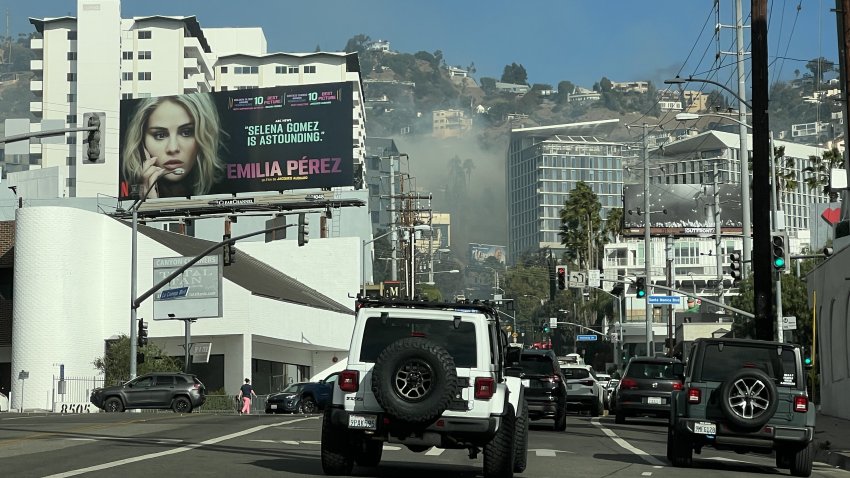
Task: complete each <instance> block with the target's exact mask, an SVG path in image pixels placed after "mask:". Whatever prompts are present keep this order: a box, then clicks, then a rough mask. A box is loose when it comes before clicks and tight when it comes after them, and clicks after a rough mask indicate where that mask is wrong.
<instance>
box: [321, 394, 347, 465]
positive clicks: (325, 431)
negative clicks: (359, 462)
mask: <svg viewBox="0 0 850 478" xmlns="http://www.w3.org/2000/svg"><path fill="white" fill-rule="evenodd" d="M353 469H354V451H353V450H352V447H351V446H350V444H349V443H348V430H347V429H342V428H334V427H333V426H332V425H331V413H330V410H326V411H325V414H324V415H323V416H322V471H324V472H325V474H326V475H350V474H351V470H353Z"/></svg>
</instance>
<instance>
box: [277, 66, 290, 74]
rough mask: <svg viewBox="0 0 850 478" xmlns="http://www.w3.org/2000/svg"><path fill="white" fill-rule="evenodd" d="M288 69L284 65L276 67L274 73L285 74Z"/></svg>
mask: <svg viewBox="0 0 850 478" xmlns="http://www.w3.org/2000/svg"><path fill="white" fill-rule="evenodd" d="M287 68H288V67H287V66H286V65H278V66H276V67H274V72H275V73H277V74H286V69H287Z"/></svg>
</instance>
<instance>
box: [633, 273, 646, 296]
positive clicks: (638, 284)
mask: <svg viewBox="0 0 850 478" xmlns="http://www.w3.org/2000/svg"><path fill="white" fill-rule="evenodd" d="M635 288H636V289H637V290H636V291H635V297H637V298H638V299H643V298H644V297H646V277H637V278H635Z"/></svg>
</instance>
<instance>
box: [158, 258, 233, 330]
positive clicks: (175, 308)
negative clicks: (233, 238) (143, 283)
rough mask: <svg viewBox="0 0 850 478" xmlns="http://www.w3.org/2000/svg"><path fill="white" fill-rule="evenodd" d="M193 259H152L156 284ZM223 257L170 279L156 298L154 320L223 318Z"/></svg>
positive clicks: (200, 263) (197, 264) (199, 263)
mask: <svg viewBox="0 0 850 478" xmlns="http://www.w3.org/2000/svg"><path fill="white" fill-rule="evenodd" d="M193 259H194V257H159V258H155V259H154V260H153V282H154V284H158V283H159V282H160V281H161V280H163V279H165V278H166V277H168V276H169V275H170V274H171V273H173V272H174V271H176V270H177V269H179V268H180V267H181V266H184V265H186V264H188V263H189V261H191V260H193ZM220 259H221V256H218V255H210V256H206V257H203V258H201V260H199V261H198V262H197V263H195V264H194V265H192V266H191V267H189V268H188V269H186V270H185V271H183V273H182V274H180V275H179V276H177V277H175V278H174V279H171V281H170V282H168V283H167V284H166V285H164V286H162V288H160V289H159V290H158V291H156V294H154V296H153V315H154V317H153V320H175V319H200V318H204V317H221V315H222V297H221V290H222V289H221V277H222V262H221V260H220Z"/></svg>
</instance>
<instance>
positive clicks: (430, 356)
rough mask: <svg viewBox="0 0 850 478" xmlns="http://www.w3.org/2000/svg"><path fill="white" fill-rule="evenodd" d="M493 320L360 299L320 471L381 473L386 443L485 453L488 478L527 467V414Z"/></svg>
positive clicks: (326, 423) (477, 307) (472, 308)
mask: <svg viewBox="0 0 850 478" xmlns="http://www.w3.org/2000/svg"><path fill="white" fill-rule="evenodd" d="M519 351H520V349H518V348H515V347H508V337H507V334H506V333H505V332H504V331H503V330H502V329H501V327H500V324H499V312H498V311H497V310H496V309H495V308H494V307H493V306H491V305H489V304H487V303H482V304H478V303H474V304H464V303H455V304H446V303H434V302H416V301H387V300H384V299H365V298H361V299H359V300H358V303H357V315H356V322H355V325H354V333H353V337H352V339H351V347H350V348H349V355H348V368H347V369H346V370H345V371H343V372H341V373H340V375H339V380H338V382H337V385H336V386H335V387H334V390H333V399H332V403H331V404H330V405H329V406H328V407H327V408H326V409H325V413H324V417H323V421H322V469H323V470H324V472H325V473H326V474H329V475H348V474H350V473H351V471H352V469H353V467H354V464H355V463H356V464H358V465H360V466H377V465H378V463H379V462H380V461H381V453H382V451H383V446H384V443H395V444H401V445H404V446H406V447H407V448H408V449H410V450H412V451H415V452H423V451H425V450H428V449H429V448H431V447H437V448H454V449H468V450H469V457H470V458H476V457H477V455H478V453H479V452H480V451H481V450H482V449H483V450H484V476H485V477H511V476H513V474H514V472H518V473H519V472H522V471H524V470H525V467H526V454H527V451H528V406H527V404H526V402H525V397H524V388H523V385H522V380H521V379H520V378H519V374H520V370H519V369H507V368H506V363H507V364H509V363H514V362H518V361H519V360H518V358H516V357H508V355H513V354H516V355H517V357H518V355H519Z"/></svg>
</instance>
